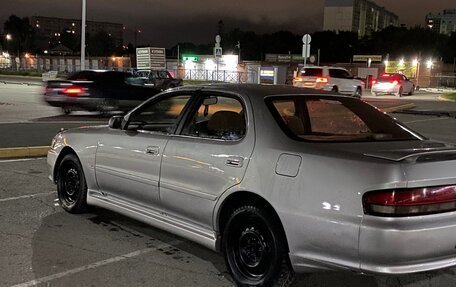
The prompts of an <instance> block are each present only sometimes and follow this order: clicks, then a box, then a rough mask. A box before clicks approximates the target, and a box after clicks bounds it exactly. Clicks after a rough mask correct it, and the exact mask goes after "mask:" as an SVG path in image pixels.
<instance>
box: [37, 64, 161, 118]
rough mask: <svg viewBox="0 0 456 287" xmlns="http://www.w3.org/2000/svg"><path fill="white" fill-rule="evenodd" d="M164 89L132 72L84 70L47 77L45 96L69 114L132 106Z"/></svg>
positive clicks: (52, 103) (124, 108)
mask: <svg viewBox="0 0 456 287" xmlns="http://www.w3.org/2000/svg"><path fill="white" fill-rule="evenodd" d="M160 91H161V90H160V89H157V88H155V87H148V86H146V85H144V80H141V79H138V78H134V77H133V76H132V75H131V74H129V73H124V72H117V71H98V70H97V71H80V72H76V73H74V74H73V75H71V76H69V77H68V78H67V79H66V80H52V81H47V83H46V89H45V92H44V100H45V101H46V102H47V103H48V104H50V105H51V106H54V107H61V108H62V109H63V111H64V112H65V113H66V114H69V113H71V112H72V111H74V110H89V111H102V112H110V111H117V110H130V109H132V108H134V107H136V106H137V105H139V104H140V103H142V102H143V101H145V100H147V99H149V98H150V97H152V96H154V95H156V94H157V93H159V92H160Z"/></svg>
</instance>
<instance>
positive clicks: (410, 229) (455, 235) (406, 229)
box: [359, 212, 456, 274]
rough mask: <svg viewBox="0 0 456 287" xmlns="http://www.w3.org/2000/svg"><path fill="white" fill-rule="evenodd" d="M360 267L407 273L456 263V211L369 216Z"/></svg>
mask: <svg viewBox="0 0 456 287" xmlns="http://www.w3.org/2000/svg"><path fill="white" fill-rule="evenodd" d="M359 256H360V269H361V271H362V272H366V273H380V274H406V273H415V272H422V271H429V270H434V269H441V268H447V267H451V266H456V212H450V213H442V214H436V215H426V216H414V217H401V218H391V217H389V218H387V217H375V216H365V217H364V218H363V222H362V224H361V228H360V237H359Z"/></svg>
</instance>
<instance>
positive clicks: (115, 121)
mask: <svg viewBox="0 0 456 287" xmlns="http://www.w3.org/2000/svg"><path fill="white" fill-rule="evenodd" d="M122 120H123V116H113V117H111V118H110V119H109V127H110V128H111V129H120V127H121V126H122Z"/></svg>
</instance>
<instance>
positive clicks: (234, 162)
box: [225, 157, 244, 167]
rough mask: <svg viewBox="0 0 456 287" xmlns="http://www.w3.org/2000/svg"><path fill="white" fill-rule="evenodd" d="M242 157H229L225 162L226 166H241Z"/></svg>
mask: <svg viewBox="0 0 456 287" xmlns="http://www.w3.org/2000/svg"><path fill="white" fill-rule="evenodd" d="M243 163H244V159H243V158H242V157H229V158H228V159H227V160H226V162H225V164H226V165H228V166H235V167H242V164H243Z"/></svg>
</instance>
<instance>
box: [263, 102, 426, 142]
mask: <svg viewBox="0 0 456 287" xmlns="http://www.w3.org/2000/svg"><path fill="white" fill-rule="evenodd" d="M267 104H268V106H269V108H270V109H271V112H272V113H273V115H274V117H275V119H276V120H277V122H278V124H279V125H280V126H281V127H282V129H283V130H284V131H285V133H286V134H288V135H289V136H290V137H292V138H293V139H297V140H308V141H326V142H330V141H336V142H347V141H349V142H350V141H394V140H419V139H422V138H421V137H420V136H419V135H418V134H416V133H414V132H412V131H411V130H409V129H407V128H406V127H404V126H402V125H400V124H399V123H397V122H396V121H394V120H393V119H392V118H390V117H389V116H387V115H385V114H383V113H382V112H379V111H378V110H377V109H375V108H374V107H372V106H370V105H368V104H366V103H364V102H362V101H359V100H357V99H350V98H334V97H328V96H302V95H299V96H298V95H293V96H284V97H272V98H268V99H267Z"/></svg>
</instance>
